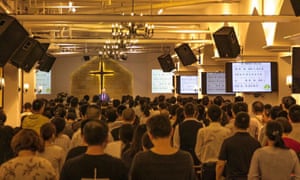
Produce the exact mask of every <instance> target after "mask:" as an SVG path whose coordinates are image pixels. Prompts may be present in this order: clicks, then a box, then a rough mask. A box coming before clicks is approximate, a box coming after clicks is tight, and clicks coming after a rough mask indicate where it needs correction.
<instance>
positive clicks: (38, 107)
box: [32, 99, 45, 113]
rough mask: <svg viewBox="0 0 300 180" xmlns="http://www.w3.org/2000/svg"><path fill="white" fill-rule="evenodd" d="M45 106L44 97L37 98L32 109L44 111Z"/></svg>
mask: <svg viewBox="0 0 300 180" xmlns="http://www.w3.org/2000/svg"><path fill="white" fill-rule="evenodd" d="M44 108H45V103H44V101H43V100H42V99H35V100H34V101H33V102H32V111H33V112H34V113H43V111H44Z"/></svg>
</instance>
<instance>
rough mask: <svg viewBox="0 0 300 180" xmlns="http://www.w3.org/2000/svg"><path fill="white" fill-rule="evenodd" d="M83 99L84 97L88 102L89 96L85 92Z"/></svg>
mask: <svg viewBox="0 0 300 180" xmlns="http://www.w3.org/2000/svg"><path fill="white" fill-rule="evenodd" d="M83 99H84V101H85V102H89V100H90V96H89V95H87V94H86V95H84V96H83Z"/></svg>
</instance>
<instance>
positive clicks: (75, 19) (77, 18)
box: [15, 15, 300, 24]
mask: <svg viewBox="0 0 300 180" xmlns="http://www.w3.org/2000/svg"><path fill="white" fill-rule="evenodd" d="M15 17H16V18H17V19H18V20H19V21H23V23H26V22H30V23H39V24H44V23H49V22H52V23H62V24H70V23H71V24H73V23H77V24H78V23H79V24H80V23H82V24H85V23H91V22H94V23H99V22H115V21H116V19H118V21H119V22H128V21H130V22H149V23H154V22H161V23H172V22H173V23H179V24H180V23H200V22H210V23H222V22H223V23H224V22H232V23H234V22H236V23H250V22H261V23H262V22H281V23H287V22H299V21H300V19H299V18H298V17H296V16H280V15H260V16H254V15H153V16H122V15H15Z"/></svg>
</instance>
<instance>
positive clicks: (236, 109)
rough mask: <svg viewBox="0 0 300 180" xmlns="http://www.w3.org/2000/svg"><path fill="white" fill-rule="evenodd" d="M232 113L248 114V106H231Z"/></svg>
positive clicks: (244, 104)
mask: <svg viewBox="0 0 300 180" xmlns="http://www.w3.org/2000/svg"><path fill="white" fill-rule="evenodd" d="M232 111H233V113H234V114H237V113H239V112H248V104H247V103H244V102H236V103H234V104H233V106H232Z"/></svg>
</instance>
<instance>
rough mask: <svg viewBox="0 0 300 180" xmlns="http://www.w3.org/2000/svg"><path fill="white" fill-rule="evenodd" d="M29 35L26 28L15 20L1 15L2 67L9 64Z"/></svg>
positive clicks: (0, 45) (0, 54)
mask: <svg viewBox="0 0 300 180" xmlns="http://www.w3.org/2000/svg"><path fill="white" fill-rule="evenodd" d="M28 35H29V34H28V32H27V31H26V30H25V28H24V27H23V26H22V25H21V24H20V23H19V22H18V21H17V20H16V19H15V18H13V17H11V16H8V15H4V14H0V51H1V52H0V67H3V66H4V65H5V64H6V63H7V61H8V60H9V59H10V57H11V56H12V55H13V53H14V52H15V50H16V49H18V47H19V46H20V44H22V43H23V42H24V40H25V39H26V38H27V37H28Z"/></svg>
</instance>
